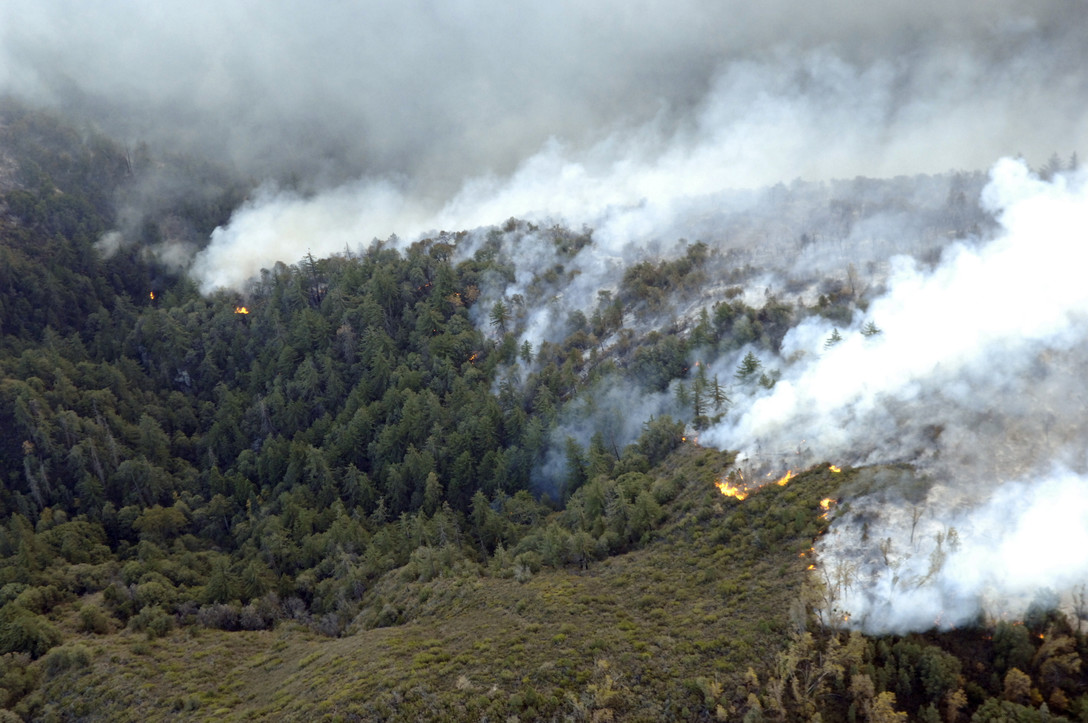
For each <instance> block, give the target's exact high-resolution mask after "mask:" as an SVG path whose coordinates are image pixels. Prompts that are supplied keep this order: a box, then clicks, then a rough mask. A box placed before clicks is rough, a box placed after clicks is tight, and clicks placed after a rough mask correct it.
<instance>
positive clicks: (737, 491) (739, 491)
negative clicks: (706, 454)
mask: <svg viewBox="0 0 1088 723" xmlns="http://www.w3.org/2000/svg"><path fill="white" fill-rule="evenodd" d="M714 486H715V487H717V488H718V491H719V492H721V493H722V494H723V495H725V496H726V497H736V498H737V499H738V500H743V499H745V498H746V497H748V487H746V486H739V485H731V484H729V482H728V481H727V480H718V481H717V482H715V483H714Z"/></svg>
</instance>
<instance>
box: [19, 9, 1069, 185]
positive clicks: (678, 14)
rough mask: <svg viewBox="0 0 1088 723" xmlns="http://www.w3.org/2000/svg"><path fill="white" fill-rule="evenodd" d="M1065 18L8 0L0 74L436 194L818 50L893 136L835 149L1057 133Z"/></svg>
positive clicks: (675, 131) (145, 118) (918, 164)
mask: <svg viewBox="0 0 1088 723" xmlns="http://www.w3.org/2000/svg"><path fill="white" fill-rule="evenodd" d="M1086 16H1088V12H1086V5H1085V3H1081V2H1074V1H1073V0H1062V1H1055V2H1039V1H1034V2H1023V1H1016V0H989V1H988V2H985V3H980V2H974V3H948V2H936V1H934V0H911V1H910V2H905V1H901V0H896V1H894V2H884V3H871V2H855V1H847V0H827V1H822V2H821V1H816V2H807V3H797V2H795V1H794V0H765V1H764V2H735V1H731V0H727V1H722V0H715V1H711V0H672V1H671V2H668V3H665V2H643V1H639V0H624V1H623V2H619V1H617V0H601V1H598V2H593V3H585V2H574V1H573V0H556V1H553V2H549V3H531V2H521V1H519V0H513V1H511V0H504V1H503V2H493V1H488V0H484V1H482V2H474V3H467V2H463V1H461V0H444V1H442V2H437V1H435V2H425V1H418V0H417V1H412V0H408V1H405V2H397V3H389V2H374V1H372V0H364V1H361V2H334V1H330V2H325V3H321V4H319V5H315V4H313V3H304V2H296V1H293V0H283V1H279V2H266V1H262V2H257V1H255V0H237V1H229V2H221V1H217V2H207V1H205V0H192V1H190V2H185V3H146V2H135V1H133V0H129V1H122V0H100V1H98V2H94V3H87V2H80V1H79V0H7V2H4V3H3V4H0V88H3V89H6V90H9V91H13V92H16V93H20V94H23V95H29V96H31V97H33V98H36V99H41V100H46V101H49V102H56V103H65V104H68V105H69V106H70V107H80V108H82V109H84V110H88V111H93V112H94V113H96V114H97V117H98V118H99V119H100V120H101V121H102V122H103V123H104V124H105V125H106V126H107V128H108V129H109V130H115V131H118V132H120V133H121V134H122V135H124V136H127V137H128V138H132V139H135V138H146V139H150V140H153V141H159V142H164V143H171V144H179V145H183V146H184V145H192V146H195V147H199V148H202V149H205V150H207V151H209V152H212V153H215V154H216V155H217V156H218V157H221V158H227V159H231V160H233V161H234V162H236V163H237V164H238V165H239V166H240V167H241V168H242V169H243V170H245V171H247V172H251V173H254V174H256V175H257V176H258V177H259V176H260V175H262V174H264V173H266V172H268V173H283V172H285V171H290V170H293V171H296V172H299V173H302V174H303V175H304V176H307V177H308V176H310V175H311V174H313V175H316V174H319V173H325V174H327V175H328V176H330V178H329V179H328V180H331V181H337V180H342V179H345V178H352V177H358V176H366V177H374V176H382V177H389V178H391V179H393V180H394V181H395V182H396V183H398V184H400V185H401V186H404V187H407V188H409V189H411V191H412V192H413V193H415V194H420V193H426V194H437V197H438V198H440V199H441V200H445V198H447V197H448V196H449V195H451V194H452V193H454V192H456V191H457V190H458V189H459V188H460V187H461V186H462V184H463V182H464V180H465V179H469V178H476V177H479V176H481V175H486V174H489V173H495V174H499V175H505V174H508V173H510V172H512V171H514V170H515V168H517V166H518V164H519V163H522V162H524V161H525V159H527V158H530V157H532V156H533V155H534V154H536V153H538V152H539V151H540V149H541V147H542V145H543V144H544V143H545V142H546V141H547V140H548V139H549V138H556V139H559V140H560V141H562V142H563V143H565V144H567V145H566V147H568V148H571V149H574V150H572V153H575V154H576V153H577V149H586V148H597V152H598V154H600V153H604V152H608V153H611V154H614V155H615V154H619V156H621V157H626V156H625V154H626V153H631V154H633V155H634V156H639V155H641V156H647V155H648V156H649V157H651V158H653V157H656V156H657V155H659V154H660V153H662V152H666V151H665V149H666V148H676V147H677V146H679V145H688V144H698V143H699V141H700V140H701V139H702V137H703V136H705V135H706V134H707V133H709V132H711V131H712V130H713V129H712V128H708V127H707V124H708V123H713V122H714V120H715V119H713V118H708V117H707V114H708V113H710V114H717V115H718V116H721V117H719V118H717V122H719V123H722V124H726V123H734V124H735V123H741V122H744V119H743V112H744V110H745V108H744V106H746V105H752V106H758V105H759V104H760V102H761V100H765V99H762V98H761V93H763V92H765V90H768V88H767V87H766V86H768V85H770V86H771V87H770V88H769V90H770V92H772V93H774V94H777V95H778V96H788V97H790V98H795V99H799V100H801V101H803V102H804V103H808V102H809V101H811V100H814V99H813V98H811V97H809V96H808V95H807V93H809V92H810V91H811V90H812V86H813V84H815V85H816V86H818V85H819V84H820V82H825V81H826V80H827V79H826V77H822V76H820V75H819V73H820V69H819V68H812V67H811V65H812V64H813V63H815V64H825V65H826V63H827V62H828V61H827V59H828V58H834V59H835V61H836V62H841V63H843V64H844V66H843V67H844V68H845V70H843V71H840V72H841V73H845V74H846V75H847V76H851V75H852V76H856V77H860V78H863V79H864V80H865V81H866V82H865V84H864V86H865V87H864V92H865V93H866V94H873V93H876V94H877V95H878V96H879V97H873V96H872V95H868V96H867V97H866V98H864V99H862V98H856V97H855V98H854V99H853V100H852V102H853V103H860V102H861V101H864V102H865V107H864V108H861V107H859V108H858V114H857V116H856V117H855V118H854V119H853V120H854V121H856V123H857V124H858V126H857V127H856V128H840V131H842V132H844V133H845V132H864V133H866V134H867V135H873V134H874V133H875V134H876V135H877V136H879V135H880V134H881V133H884V132H894V133H896V134H897V139H896V140H897V142H898V143H899V144H905V143H908V142H910V143H911V144H912V145H911V146H910V152H909V153H908V152H904V151H898V152H897V153H898V155H897V156H896V157H893V158H891V159H884V158H879V157H874V158H869V159H867V163H856V164H845V166H844V168H843V171H844V173H854V172H858V171H864V170H867V169H868V173H869V174H870V175H877V174H880V173H882V172H886V171H896V170H899V169H905V170H910V171H913V170H917V169H918V168H930V169H931V170H943V169H947V168H950V167H956V166H970V167H985V166H987V165H989V163H991V162H992V161H993V160H994V159H995V158H996V157H998V156H1000V155H1006V154H1010V153H1016V152H1022V153H1025V154H1028V155H1029V159H1030V160H1033V161H1035V160H1036V159H1035V158H1034V157H1032V156H1041V159H1045V158H1046V156H1047V155H1049V154H1050V153H1051V152H1052V151H1055V150H1058V151H1061V152H1063V153H1068V152H1069V151H1071V150H1072V149H1073V147H1074V146H1075V145H1077V142H1078V141H1080V140H1081V139H1082V138H1083V134H1084V133H1085V131H1084V130H1083V128H1084V126H1085V124H1084V123H1082V122H1081V121H1083V120H1084V111H1083V108H1084V107H1085V106H1086V104H1085V103H1084V100H1085V98H1086V95H1088V92H1086V83H1085V78H1084V75H1083V73H1082V72H1081V68H1083V67H1085V63H1084V60H1085V51H1084V49H1083V46H1084V43H1082V42H1080V41H1081V32H1080V31H1081V30H1082V29H1083V28H1084V27H1085V26H1086V25H1085V22H1084V20H1085V19H1086ZM807 74H814V76H815V80H813V78H807V77H806V75H807ZM840 80H842V81H843V82H848V81H849V80H850V79H849V78H842V79H840ZM828 90H829V91H830V92H832V93H833V92H834V89H828ZM844 90H850V91H851V92H859V91H861V90H862V88H851V89H844ZM722 98H728V100H729V102H730V103H731V104H733V106H734V107H732V108H731V109H730V112H729V113H725V114H724V115H723V113H722V109H719V108H716V104H717V102H718V101H719V99H722ZM870 104H873V105H872V107H870ZM869 111H874V112H869ZM797 112H801V111H797ZM942 115H947V120H946V121H942V122H939V123H938V122H937V121H938V119H939V118H940V117H941V116H942ZM750 122H754V123H762V122H767V119H763V118H759V117H755V118H752V119H750ZM771 125H772V126H774V123H772V124H771ZM935 125H936V126H938V127H936V128H935V127H934V126H935ZM970 126H976V127H975V128H974V133H972V134H971V135H970V136H965V135H964V132H965V129H966V128H968V127H970ZM941 128H943V132H942V131H941V130H940V129H941ZM624 132H625V133H624ZM617 134H618V135H617ZM965 137H969V138H970V139H971V142H969V143H965V142H963V141H964V139H965ZM609 139H613V140H612V143H613V144H617V143H618V144H622V145H623V146H624V147H623V148H616V147H610V148H608V149H607V151H606V150H605V149H602V148H601V144H602V143H607V142H608V140H609ZM757 140H758V141H759V142H764V143H766V142H771V143H773V142H774V139H773V136H772V138H770V139H763V138H760V139H753V142H756V141H757ZM870 147H871V146H870V145H869V144H866V148H865V151H866V152H867V153H868V152H870V151H869V149H870ZM927 149H928V150H927ZM839 162H840V163H841V162H842V161H841V160H840V161H839ZM803 170H808V171H809V172H810V173H816V172H817V171H819V172H824V173H833V172H834V170H835V169H834V168H829V169H803ZM782 172H783V173H787V172H788V169H783V170H782ZM794 175H797V174H794ZM791 177H792V176H791ZM787 180H788V178H787Z"/></svg>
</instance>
